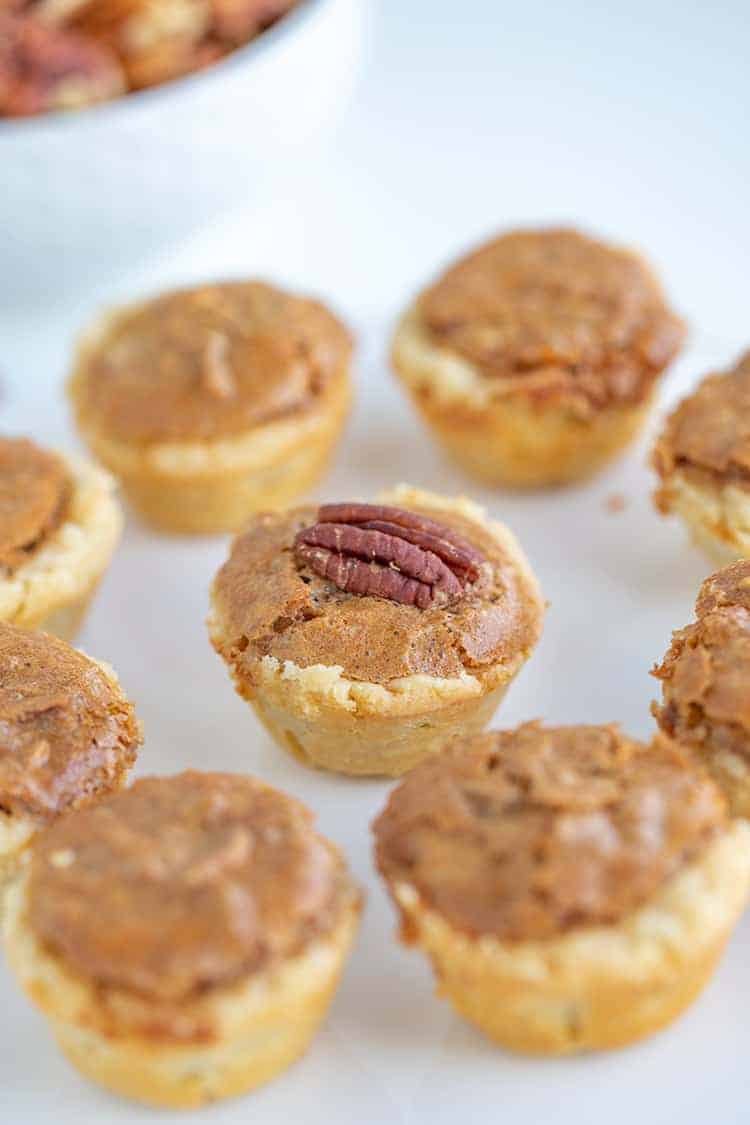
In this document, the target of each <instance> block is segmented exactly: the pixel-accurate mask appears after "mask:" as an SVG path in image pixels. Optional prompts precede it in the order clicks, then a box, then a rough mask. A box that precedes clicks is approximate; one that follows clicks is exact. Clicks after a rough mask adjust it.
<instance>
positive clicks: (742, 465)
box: [652, 352, 750, 510]
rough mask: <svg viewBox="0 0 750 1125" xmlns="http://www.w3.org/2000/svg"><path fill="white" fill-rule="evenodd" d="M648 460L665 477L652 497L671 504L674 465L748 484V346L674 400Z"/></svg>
mask: <svg viewBox="0 0 750 1125" xmlns="http://www.w3.org/2000/svg"><path fill="white" fill-rule="evenodd" d="M652 460H653V465H654V468H655V469H656V471H657V473H658V474H659V476H660V477H661V478H662V480H663V481H664V483H665V489H664V491H663V492H659V493H657V496H656V500H657V503H658V504H659V505H660V506H661V507H663V508H664V509H665V510H669V507H670V492H669V481H670V478H671V476H672V474H673V473H674V472H675V470H679V471H681V472H683V473H685V474H687V475H688V476H692V477H694V478H695V480H696V482H697V483H704V484H716V485H722V484H737V485H740V486H742V487H748V486H750V352H748V353H747V354H746V355H743V356H742V357H741V358H740V359H739V360H738V362H737V363H736V364H735V366H734V367H732V368H730V369H729V370H728V371H724V372H719V373H718V374H714V375H709V376H707V378H705V379H704V380H703V382H702V383H701V384H700V386H699V387H698V389H697V390H696V391H694V392H693V394H691V395H690V396H689V397H688V398H686V399H683V401H682V402H681V403H680V404H679V405H678V406H677V408H676V409H675V410H674V411H673V412H672V413H671V414H670V416H669V418H668V419H667V423H666V426H665V427H664V431H663V433H662V435H661V437H660V438H659V440H658V442H657V443H656V447H655V449H654V453H653V458H652Z"/></svg>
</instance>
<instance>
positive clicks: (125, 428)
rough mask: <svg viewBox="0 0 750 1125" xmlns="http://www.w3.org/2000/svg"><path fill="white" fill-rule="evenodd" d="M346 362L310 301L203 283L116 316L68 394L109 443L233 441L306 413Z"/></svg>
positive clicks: (334, 326)
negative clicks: (225, 439) (299, 413)
mask: <svg viewBox="0 0 750 1125" xmlns="http://www.w3.org/2000/svg"><path fill="white" fill-rule="evenodd" d="M350 354H351V339H350V337H349V334H348V333H347V331H346V329H345V328H344V327H343V325H342V324H341V323H340V322H339V321H338V320H336V318H335V317H334V316H333V315H332V314H331V313H330V312H328V310H327V309H326V308H325V307H324V306H323V305H321V304H319V303H318V302H317V301H311V300H306V299H304V298H301V297H293V296H290V295H289V294H287V293H283V292H281V290H279V289H274V288H273V287H272V286H270V285H265V284H263V283H261V282H256V281H252V282H228V283H226V284H224V285H206V286H202V287H200V288H197V289H190V290H180V291H178V292H174V293H167V294H165V295H164V296H161V297H157V298H155V299H154V300H152V301H148V302H146V303H145V304H142V305H139V306H137V307H135V308H133V309H130V310H125V311H123V312H121V313H120V314H118V315H117V316H116V317H115V319H114V321H113V323H112V324H111V326H110V327H109V329H108V331H107V333H106V335H105V336H104V338H103V339H102V340H100V341H99V342H98V343H97V345H96V346H95V347H94V348H93V350H92V351H90V352H89V353H88V354H87V355H86V356H85V358H84V360H83V363H82V365H81V367H80V369H79V371H78V372H77V373H76V379H75V382H76V387H75V394H76V400H77V405H78V408H79V410H80V411H81V413H82V415H83V416H84V417H86V418H88V419H90V420H91V421H92V422H93V424H95V425H96V426H97V427H98V428H99V429H101V430H102V431H103V432H104V434H105V435H106V436H107V437H112V438H116V439H119V440H122V441H131V442H143V443H147V442H159V441H191V440H207V439H212V438H222V437H230V436H232V435H236V434H240V433H243V432H246V431H247V430H249V429H252V428H253V427H255V426H259V425H262V424H264V423H267V422H271V421H273V420H274V419H277V418H282V417H284V416H286V415H291V414H294V413H297V412H300V411H303V410H306V409H309V408H310V407H311V406H312V405H314V403H315V401H316V399H317V398H318V396H319V395H320V393H321V392H322V391H323V390H324V388H326V386H327V385H328V383H329V382H330V381H331V380H332V379H334V378H335V377H336V376H337V375H340V374H341V372H342V371H343V370H344V369H345V368H346V366H347V364H348V362H349V358H350Z"/></svg>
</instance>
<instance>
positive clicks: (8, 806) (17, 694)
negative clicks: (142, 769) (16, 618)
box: [0, 623, 141, 887]
mask: <svg viewBox="0 0 750 1125" xmlns="http://www.w3.org/2000/svg"><path fill="white" fill-rule="evenodd" d="M140 742H141V732H140V724H139V723H138V721H137V719H136V718H135V714H134V711H133V706H132V704H131V703H130V701H129V700H128V699H127V698H126V697H125V695H124V694H123V692H122V690H121V688H120V684H119V682H118V679H117V677H116V675H115V673H114V672H113V671H112V669H111V668H109V667H108V666H107V665H105V664H99V663H98V662H97V661H95V660H90V659H89V658H88V657H87V656H84V655H83V653H81V652H78V651H77V650H76V649H74V648H71V647H70V645H68V644H66V643H65V641H61V640H59V639H58V638H57V637H53V636H50V635H49V634H47V633H38V632H34V631H32V630H29V629H21V628H19V626H17V625H6V624H3V623H0V887H1V886H2V885H3V884H4V883H5V882H6V881H7V880H8V878H9V877H10V876H11V875H12V874H13V873H14V872H15V870H16V868H17V866H18V861H19V859H20V857H21V855H22V853H23V851H24V849H25V848H26V847H27V846H28V844H29V842H30V841H31V840H32V839H33V837H34V836H35V835H36V833H37V832H38V831H39V830H40V829H42V828H46V827H47V826H48V825H50V824H52V823H53V821H55V820H56V819H57V818H58V817H59V816H61V815H62V814H64V813H68V812H69V811H70V810H71V809H76V808H81V807H82V806H85V805H88V804H90V803H91V802H92V801H97V800H99V799H100V798H101V797H104V796H107V795H108V794H109V793H111V792H112V791H113V790H116V789H119V788H120V787H121V786H122V785H123V784H124V782H125V779H126V777H127V773H128V770H129V769H130V767H131V766H132V765H133V763H134V762H135V758H136V750H137V747H138V746H139V745H140Z"/></svg>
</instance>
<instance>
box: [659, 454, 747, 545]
mask: <svg viewBox="0 0 750 1125" xmlns="http://www.w3.org/2000/svg"><path fill="white" fill-rule="evenodd" d="M660 491H661V492H663V493H664V494H665V498H666V501H667V505H668V508H669V511H673V512H676V513H677V515H678V516H680V518H681V519H682V520H683V521H684V523H685V524H686V526H687V529H688V531H689V532H690V535H691V537H692V539H693V540H694V542H695V543H696V544H697V545H698V546H699V547H700V548H701V549H702V550H704V551H705V552H706V553H707V554H708V556H709V558H710V559H712V561H714V562H716V563H718V565H719V566H726V565H727V563H730V562H735V561H736V560H737V559H741V558H750V492H749V491H748V490H747V489H746V488H741V487H740V486H739V485H736V484H721V485H718V484H717V485H714V484H710V483H706V484H705V485H704V484H698V483H696V482H695V481H692V480H689V479H688V477H686V476H685V474H684V473H682V472H680V470H679V469H676V470H675V471H674V472H673V473H671V474H670V476H669V479H668V480H666V481H664V483H663V484H662V485H661V486H660Z"/></svg>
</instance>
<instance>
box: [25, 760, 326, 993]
mask: <svg viewBox="0 0 750 1125" xmlns="http://www.w3.org/2000/svg"><path fill="white" fill-rule="evenodd" d="M347 892H348V883H347V881H346V877H345V869H344V865H343V861H342V860H341V858H340V856H339V855H338V853H337V852H336V851H335V850H334V849H333V847H332V846H331V845H330V844H328V843H327V842H326V841H324V840H323V839H322V837H320V836H318V835H317V833H316V832H315V830H314V828H313V820H312V815H311V814H310V813H309V812H308V810H307V809H306V808H305V807H304V806H303V805H301V804H300V803H299V802H298V801H295V800H294V799H292V798H291V797H287V796H285V795H284V794H283V793H280V792H278V791H276V790H274V789H271V788H270V787H268V786H266V785H264V784H262V783H261V782H259V781H255V780H254V779H252V778H248V777H243V776H238V775H231V774H219V773H199V772H196V771H189V772H186V773H182V774H179V775H178V776H176V777H171V778H149V779H146V780H143V781H139V782H137V783H136V784H135V785H134V786H133V787H132V789H129V790H125V791H123V792H122V793H119V794H116V795H115V796H112V797H109V798H108V799H107V800H106V801H104V802H102V803H99V804H97V805H95V806H93V807H92V808H90V809H86V810H85V811H83V812H81V813H76V814H75V815H73V816H69V817H64V818H63V819H62V820H60V821H58V822H57V824H55V826H54V827H53V828H52V829H51V830H50V831H49V832H47V833H45V834H44V835H43V836H42V837H41V838H40V839H39V840H38V842H37V843H36V844H35V846H34V851H33V858H32V865H31V877H30V886H29V911H30V921H31V925H32V927H33V929H34V932H35V933H36V936H37V937H38V938H39V939H40V940H41V941H43V942H44V943H46V944H47V946H48V947H49V948H50V949H51V950H52V951H53V952H54V953H55V954H57V955H59V956H60V957H62V958H63V959H64V960H65V961H66V963H67V964H68V965H69V967H70V968H71V969H73V970H74V971H76V972H79V973H81V974H82V975H83V976H85V977H86V978H87V979H93V980H95V981H96V982H98V983H100V984H102V985H105V986H111V987H119V988H124V989H128V990H132V991H134V992H137V993H140V994H141V995H144V996H150V997H154V998H157V999H164V1000H166V1001H179V1000H183V999H187V998H189V997H190V996H192V995H195V994H198V993H200V992H201V991H202V990H204V989H206V988H209V987H211V986H214V985H225V984H229V983H231V982H233V981H235V980H237V979H238V978H240V977H242V976H245V975H247V974H249V973H254V972H256V971H258V970H260V969H262V968H264V967H265V966H268V965H271V964H275V963H278V962H280V961H282V960H283V959H284V958H287V957H291V956H295V955H296V954H299V953H300V952H302V951H303V950H304V949H305V948H306V947H307V945H308V944H309V943H310V942H311V941H312V940H313V939H314V938H315V937H317V936H319V935H321V934H325V933H327V932H329V931H330V930H331V928H332V927H333V926H334V925H335V924H336V922H337V920H338V918H339V916H340V911H341V908H342V903H343V901H344V895H345V893H347Z"/></svg>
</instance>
